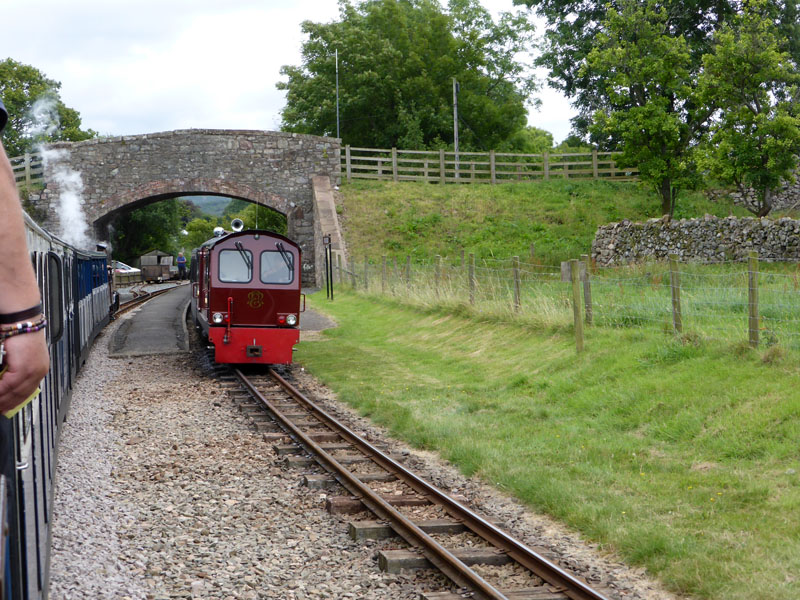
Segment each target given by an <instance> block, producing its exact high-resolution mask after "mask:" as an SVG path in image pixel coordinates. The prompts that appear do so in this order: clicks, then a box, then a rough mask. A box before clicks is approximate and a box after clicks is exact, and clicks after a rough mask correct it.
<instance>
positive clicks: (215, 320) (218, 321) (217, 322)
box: [211, 313, 225, 325]
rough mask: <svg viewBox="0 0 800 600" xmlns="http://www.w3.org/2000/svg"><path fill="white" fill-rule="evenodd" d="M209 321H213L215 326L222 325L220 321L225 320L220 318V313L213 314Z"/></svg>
mask: <svg viewBox="0 0 800 600" xmlns="http://www.w3.org/2000/svg"><path fill="white" fill-rule="evenodd" d="M211 320H212V321H214V323H216V324H217V325H219V324H220V323H222V321H224V320H225V317H224V316H222V313H214V314H213V315H212V317H211Z"/></svg>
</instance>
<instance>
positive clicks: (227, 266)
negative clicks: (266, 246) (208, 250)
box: [219, 248, 253, 283]
mask: <svg viewBox="0 0 800 600" xmlns="http://www.w3.org/2000/svg"><path fill="white" fill-rule="evenodd" d="M252 278H253V253H252V252H250V251H249V250H244V249H241V248H239V249H236V250H222V251H221V252H220V253H219V280H220V281H221V282H223V283H249V282H250V280H251V279H252Z"/></svg>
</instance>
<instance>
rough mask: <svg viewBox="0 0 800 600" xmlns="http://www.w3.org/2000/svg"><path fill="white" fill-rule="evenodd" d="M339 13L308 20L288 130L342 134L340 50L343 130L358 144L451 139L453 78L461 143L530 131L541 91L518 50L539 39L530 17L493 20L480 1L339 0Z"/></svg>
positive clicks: (482, 143) (482, 145)
mask: <svg viewBox="0 0 800 600" xmlns="http://www.w3.org/2000/svg"><path fill="white" fill-rule="evenodd" d="M339 7H340V19H339V20H338V21H335V22H332V23H327V24H321V23H313V22H311V21H306V22H304V23H303V25H302V28H303V33H304V34H305V35H306V36H307V40H306V41H305V42H304V44H303V50H302V65H300V66H284V67H283V68H282V70H281V73H282V74H283V75H284V76H285V77H287V81H285V82H281V83H279V84H278V88H279V89H282V90H286V91H287V98H286V106H285V107H284V109H283V124H282V127H283V129H284V130H287V131H294V132H298V133H311V134H316V135H336V62H335V53H336V51H337V50H338V54H339V90H340V91H339V98H340V101H339V106H340V109H339V114H340V124H341V128H340V131H341V137H342V139H343V141H344V142H345V143H346V144H350V145H355V146H366V147H378V148H390V147H400V148H409V149H425V148H438V147H447V146H448V145H451V144H452V142H453V78H455V79H456V80H457V81H458V82H459V84H460V93H459V96H458V114H459V117H460V118H459V121H460V125H459V145H460V147H461V148H463V149H464V150H467V149H490V148H494V147H497V146H499V145H500V143H502V142H504V141H506V140H507V139H508V138H509V136H511V135H512V134H513V133H514V132H516V131H519V130H521V129H523V128H524V126H525V122H526V109H525V103H526V101H527V99H528V98H529V97H530V95H531V93H532V92H533V91H534V90H535V88H536V84H535V79H534V77H533V75H532V73H531V72H530V71H529V69H528V68H527V65H523V64H521V63H520V62H518V60H517V55H518V54H519V53H520V52H522V51H524V50H527V49H528V48H529V46H530V44H531V43H532V35H533V26H532V25H531V23H530V21H529V19H527V17H526V16H525V15H524V14H523V13H518V14H511V13H504V14H503V15H502V16H501V17H500V19H499V21H498V22H497V23H495V22H494V21H493V20H492V18H491V15H490V14H489V13H488V11H486V10H485V9H484V8H483V7H481V6H480V4H479V2H478V0H450V3H449V5H448V11H447V12H445V11H444V10H443V9H442V7H441V5H440V4H439V3H438V1H437V0H365V1H363V2H361V3H359V4H358V5H356V6H354V5H353V4H351V2H350V1H349V0H340V1H339Z"/></svg>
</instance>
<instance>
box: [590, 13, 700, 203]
mask: <svg viewBox="0 0 800 600" xmlns="http://www.w3.org/2000/svg"><path fill="white" fill-rule="evenodd" d="M670 19H671V16H670V15H669V13H667V12H666V10H664V9H663V8H661V7H660V5H659V3H658V2H656V1H654V0H648V1H647V2H643V3H642V2H638V1H636V0H630V1H626V2H624V3H623V5H622V9H621V10H620V11H617V10H615V9H611V10H609V11H608V14H607V18H606V21H605V22H604V27H603V30H602V31H601V32H600V33H599V34H598V36H597V41H596V44H595V47H594V48H593V49H592V51H591V52H589V54H588V56H587V59H586V62H585V64H584V67H583V70H582V71H581V75H582V76H584V74H586V75H585V76H590V77H591V78H594V79H598V80H602V81H604V86H605V89H606V91H607V94H608V99H609V104H608V105H609V107H617V108H606V109H603V110H597V111H596V112H595V114H594V115H593V123H592V125H591V127H590V132H591V133H592V136H593V137H594V138H595V139H596V140H599V141H600V142H601V144H602V145H604V146H606V147H608V146H613V145H614V144H615V143H616V142H617V141H619V142H620V149H621V150H622V155H621V156H620V157H619V158H618V159H617V162H618V164H619V166H620V167H622V168H626V167H630V168H638V169H639V174H640V178H641V179H642V181H644V182H647V183H649V184H650V185H652V186H653V189H654V190H655V192H656V193H657V194H658V196H659V197H660V199H661V212H662V214H664V215H669V216H672V214H673V212H674V210H675V202H676V200H677V197H678V193H679V192H680V191H681V190H682V189H691V188H693V187H695V186H696V185H697V183H698V182H699V180H700V177H699V173H698V170H697V167H696V162H695V156H694V155H695V148H696V145H697V143H698V141H699V140H700V139H701V137H702V136H703V134H704V132H705V127H706V125H707V122H708V119H709V117H710V115H711V112H712V110H711V109H710V108H709V107H707V106H702V105H698V103H697V94H696V91H695V79H694V78H695V74H694V71H693V68H692V56H691V48H690V46H689V43H688V42H687V40H686V39H685V38H684V36H682V35H677V36H676V35H671V34H670V33H669V21H670Z"/></svg>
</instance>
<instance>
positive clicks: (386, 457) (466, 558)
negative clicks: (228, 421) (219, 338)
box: [226, 369, 607, 600]
mask: <svg viewBox="0 0 800 600" xmlns="http://www.w3.org/2000/svg"><path fill="white" fill-rule="evenodd" d="M226 379H228V380H229V382H230V384H231V385H232V386H234V387H235V389H233V390H231V391H232V392H233V393H234V396H238V399H239V400H240V401H241V402H242V404H240V406H241V407H242V409H243V410H245V411H246V412H250V413H251V414H252V415H253V416H254V418H263V417H259V415H264V414H265V413H264V411H266V413H267V414H268V415H269V418H270V419H271V420H272V422H273V423H274V425H272V424H270V425H268V426H267V427H268V428H271V429H272V431H271V432H268V433H265V434H264V435H265V438H266V439H271V440H272V441H274V443H275V446H274V449H275V451H276V452H278V453H279V454H286V455H287V458H286V463H287V464H290V465H291V464H295V465H302V466H306V465H308V464H310V462H311V461H312V460H313V461H315V462H316V463H318V464H319V465H320V466H321V467H322V468H323V469H324V470H325V471H326V472H327V475H316V476H313V475H307V476H306V484H307V485H309V486H310V487H330V486H336V484H339V485H341V486H342V487H343V488H344V489H345V490H347V492H348V495H346V496H329V497H328V499H327V508H328V510H329V511H330V512H335V513H339V514H347V513H353V514H356V513H361V514H363V513H364V511H367V512H369V513H371V514H372V515H374V516H373V517H372V518H368V519H361V520H354V521H351V522H350V525H349V528H350V535H351V537H353V538H354V539H366V538H378V537H389V536H392V535H396V536H399V537H401V538H403V539H404V540H405V541H406V542H407V544H408V545H409V546H410V547H411V549H410V550H402V549H398V550H383V551H381V552H380V553H379V556H378V564H379V566H380V568H381V569H383V570H386V571H389V572H397V571H399V570H400V569H415V568H436V569H438V570H440V571H441V572H442V573H443V574H444V575H445V576H446V577H447V578H449V579H450V581H452V582H453V584H454V588H456V589H455V590H453V589H451V590H449V591H432V592H429V593H425V594H423V596H422V598H424V599H425V600H456V599H458V598H476V599H492V600H500V599H509V600H565V599H567V598H571V599H573V600H605V599H606V598H607V597H606V596H605V595H604V594H603V593H602V592H601V591H599V590H597V589H594V588H592V587H590V586H589V585H588V584H587V583H585V582H584V581H583V580H582V579H580V578H578V577H577V576H575V575H573V574H571V573H569V572H568V571H566V570H564V569H562V568H561V567H559V566H558V565H556V564H555V563H553V562H551V561H550V560H548V559H547V558H546V557H545V556H543V555H542V554H541V553H539V552H537V551H534V550H533V549H531V548H529V547H527V546H525V545H524V544H522V543H521V542H519V541H518V540H516V539H514V538H513V537H512V536H510V535H508V534H507V533H505V532H504V531H502V530H501V529H500V528H499V527H498V526H497V525H496V524H495V523H493V522H491V521H490V520H487V519H485V518H483V517H481V516H480V515H478V514H476V513H475V512H473V511H472V510H471V509H470V508H468V507H467V506H466V505H465V504H464V500H463V499H460V498H457V497H452V496H448V495H447V494H445V493H444V492H443V491H441V490H439V489H437V488H435V487H434V486H432V485H431V484H429V483H428V482H427V481H425V480H423V479H422V478H420V477H418V476H417V475H415V474H414V473H413V472H411V471H410V470H408V469H407V468H406V467H405V466H403V464H402V463H401V459H400V457H396V456H392V455H390V454H387V453H385V452H384V451H382V450H381V449H380V448H379V447H377V446H376V445H373V444H371V443H370V442H368V441H367V440H365V439H363V438H362V437H360V436H359V435H357V434H356V433H355V432H354V431H352V430H351V429H349V428H348V427H347V426H345V425H344V424H343V423H341V422H339V421H338V420H337V419H335V418H334V417H333V416H331V415H330V414H328V413H326V412H325V411H324V410H322V409H321V408H320V407H319V406H317V405H316V404H315V403H314V402H313V401H311V400H310V399H309V398H307V397H306V396H305V395H304V394H303V393H301V392H300V391H299V390H298V389H296V388H295V387H294V386H293V385H291V384H290V383H289V382H288V381H287V380H286V379H284V378H283V377H282V376H281V375H279V374H278V373H277V372H275V371H274V370H270V371H269V373H268V374H263V373H262V374H259V375H249V376H248V375H246V374H245V373H243V372H242V371H241V370H238V369H234V370H233V372H232V375H229V376H227V377H226ZM287 441H288V442H290V443H286V442H287ZM298 454H300V456H298Z"/></svg>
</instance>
